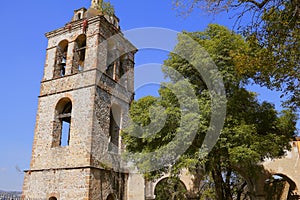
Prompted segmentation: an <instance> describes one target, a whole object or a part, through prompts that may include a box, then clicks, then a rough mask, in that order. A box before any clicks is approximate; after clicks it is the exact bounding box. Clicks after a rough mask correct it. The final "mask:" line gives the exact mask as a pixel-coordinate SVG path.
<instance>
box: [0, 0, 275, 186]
mask: <svg viewBox="0 0 300 200" xmlns="http://www.w3.org/2000/svg"><path fill="white" fill-rule="evenodd" d="M111 3H112V4H113V5H114V6H115V10H116V15H117V16H118V17H119V18H120V25H121V28H122V30H123V31H126V30H130V29H133V28H142V27H162V28H168V29H172V30H175V31H182V30H187V31H197V30H203V29H204V28H205V27H206V26H207V25H208V24H209V23H219V24H222V25H225V26H227V27H229V28H232V26H233V24H234V20H232V19H230V17H231V15H226V14H225V13H224V14H222V15H218V16H217V17H213V16H208V15H205V14H203V13H200V12H194V13H192V15H190V16H189V17H187V18H183V17H180V16H178V15H177V14H178V13H177V12H176V10H174V9H173V6H172V1H171V0H163V1H162V0H152V1H143V0H126V1H124V0H123V1H118V0H111ZM1 5H2V6H1V7H2V10H1V12H0V18H1V19H2V20H1V26H2V28H1V31H0V38H1V49H0V58H1V61H2V62H1V73H0V87H1V98H0V109H1V115H0V125H1V129H0V136H1V137H0V141H1V143H0V190H1V189H4V190H21V188H22V182H23V173H22V170H23V169H28V168H29V162H30V156H31V148H32V139H33V134H34V126H35V116H36V110H37V101H38V98H37V97H38V95H39V90H40V88H39V87H40V81H41V79H42V73H43V66H44V61H45V52H46V51H45V49H46V47H47V39H46V38H45V36H44V33H46V32H49V31H52V30H54V29H57V28H60V27H62V26H64V25H65V23H67V22H69V21H70V20H71V18H72V16H73V11H74V10H75V9H78V8H81V7H86V8H88V7H89V5H90V1H89V0H81V1H64V0H51V1H50V0H48V1H38V0H28V1H21V0H17V1H3V2H2V3H1ZM166 55H167V53H166V52H162V51H157V50H156V51H151V50H142V51H140V52H138V54H137V56H136V75H135V76H136V77H137V78H138V79H144V78H145V77H147V78H148V79H149V77H150V79H151V77H153V83H151V84H148V85H146V86H144V87H142V88H137V97H140V96H143V95H147V94H151V92H150V90H151V89H153V88H157V87H158V85H157V84H155V83H156V82H157V80H162V75H161V73H160V67H159V64H161V63H162V61H163V60H164V59H165V58H166ZM149 63H156V64H149ZM150 67H151V70H150V69H149V68H150ZM150 82H151V80H150ZM256 90H257V91H259V92H260V93H262V94H263V96H261V97H260V99H268V100H270V101H271V102H273V103H277V104H278V102H279V97H278V96H279V95H278V94H276V93H274V92H267V91H265V90H264V91H261V90H260V89H256ZM278 105H279V104H278ZM277 108H279V107H278V106H277ZM20 170H21V171H20Z"/></svg>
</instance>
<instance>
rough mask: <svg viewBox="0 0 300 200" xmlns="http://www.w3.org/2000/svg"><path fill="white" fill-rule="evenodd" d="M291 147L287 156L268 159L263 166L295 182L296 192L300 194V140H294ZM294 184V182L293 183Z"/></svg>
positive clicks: (272, 172) (270, 171) (272, 173)
mask: <svg viewBox="0 0 300 200" xmlns="http://www.w3.org/2000/svg"><path fill="white" fill-rule="evenodd" d="M290 144H291V149H290V150H289V151H286V153H285V156H283V157H281V158H278V159H273V160H272V159H266V160H265V161H264V163H263V166H264V168H265V170H266V171H267V172H269V173H270V174H271V175H281V176H283V177H284V178H288V179H287V180H289V179H290V180H291V181H293V182H294V183H295V192H297V194H298V195H299V194H300V191H299V189H300V159H299V158H300V151H299V149H300V148H299V147H300V141H299V139H296V141H292V142H291V143H290ZM291 184H292V185H293V183H291Z"/></svg>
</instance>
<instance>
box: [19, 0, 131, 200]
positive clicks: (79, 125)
mask: <svg viewBox="0 0 300 200" xmlns="http://www.w3.org/2000/svg"><path fill="white" fill-rule="evenodd" d="M98 3H99V0H92V6H91V8H89V9H85V8H81V9H78V10H75V11H74V16H73V18H72V20H71V21H70V22H68V23H67V24H65V26H64V27H61V28H59V29H56V30H54V31H51V32H48V33H46V37H47V39H48V47H47V49H46V61H45V66H44V75H43V79H42V81H41V88H40V96H39V99H38V111H37V117H36V126H35V133H34V141H33V148H32V158H31V163H30V169H29V170H26V171H25V178H24V184H23V198H24V199H47V200H57V199H60V200H71V199H72V200H74V199H76V200H88V199H90V200H94V199H97V200H107V199H109V200H110V199H115V200H116V199H118V200H127V199H129V198H128V194H127V191H128V184H127V182H128V178H129V174H128V173H126V172H124V170H122V169H121V166H120V162H119V161H120V152H122V140H121V137H120V135H119V132H120V130H121V129H122V127H124V124H125V123H126V121H128V120H127V111H128V108H129V105H130V103H131V101H132V98H133V90H134V88H133V78H134V77H133V76H134V54H135V52H136V49H135V47H134V46H133V45H132V44H131V43H130V42H128V41H127V40H126V39H125V38H124V37H123V36H122V34H121V30H120V27H119V19H118V18H117V17H116V16H115V15H106V14H105V13H102V12H100V11H98V10H97V9H96V8H95V5H96V4H97V5H98Z"/></svg>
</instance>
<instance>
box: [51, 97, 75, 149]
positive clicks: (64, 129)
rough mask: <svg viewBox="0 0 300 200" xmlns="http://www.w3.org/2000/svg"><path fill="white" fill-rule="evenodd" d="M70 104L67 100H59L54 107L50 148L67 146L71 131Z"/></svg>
mask: <svg viewBox="0 0 300 200" xmlns="http://www.w3.org/2000/svg"><path fill="white" fill-rule="evenodd" d="M71 113H72V102H71V100H70V99H68V98H63V99H61V100H60V101H59V102H58V104H57V105H56V109H55V119H54V129H53V141H52V147H57V146H68V145H69V141H70V130H71Z"/></svg>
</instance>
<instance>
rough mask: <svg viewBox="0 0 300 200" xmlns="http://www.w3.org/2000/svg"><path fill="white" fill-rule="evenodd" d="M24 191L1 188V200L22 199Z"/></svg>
mask: <svg viewBox="0 0 300 200" xmlns="http://www.w3.org/2000/svg"><path fill="white" fill-rule="evenodd" d="M21 195H22V192H18V191H3V190H0V200H11V199H14V200H17V199H19V198H20V199H21Z"/></svg>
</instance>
